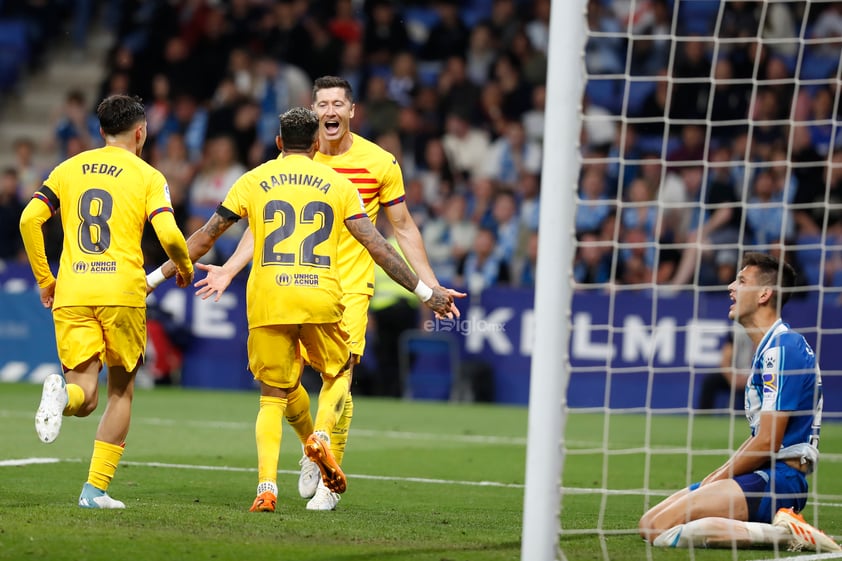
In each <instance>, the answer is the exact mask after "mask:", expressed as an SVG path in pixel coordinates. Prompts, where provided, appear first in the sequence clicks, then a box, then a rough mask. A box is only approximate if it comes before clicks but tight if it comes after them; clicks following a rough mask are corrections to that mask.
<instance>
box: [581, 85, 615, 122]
mask: <svg viewBox="0 0 842 561" xmlns="http://www.w3.org/2000/svg"><path fill="white" fill-rule="evenodd" d="M585 95H587V96H588V99H590V100H591V103H593V104H594V105H598V106H599V107H602V108H604V109H607V110H608V111H610V112H611V113H613V114H614V115H619V114H620V109H621V107H622V103H623V89H622V82H621V81H620V80H614V79H607V80H606V79H602V80H601V79H598V78H591V79H589V80H588V83H587V84H586V85H585Z"/></svg>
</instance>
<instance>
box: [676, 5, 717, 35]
mask: <svg viewBox="0 0 842 561" xmlns="http://www.w3.org/2000/svg"><path fill="white" fill-rule="evenodd" d="M719 4H720V0H680V1H679V2H676V5H677V7H678V30H677V31H678V33H679V34H680V35H710V34H711V33H712V32H713V26H714V23H715V20H716V16H717V14H718V13H719Z"/></svg>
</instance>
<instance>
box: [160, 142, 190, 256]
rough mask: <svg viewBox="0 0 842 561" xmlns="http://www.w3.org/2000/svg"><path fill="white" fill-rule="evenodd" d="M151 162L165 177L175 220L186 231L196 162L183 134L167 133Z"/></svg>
mask: <svg viewBox="0 0 842 561" xmlns="http://www.w3.org/2000/svg"><path fill="white" fill-rule="evenodd" d="M152 162H153V163H154V166H155V168H156V169H158V170H159V171H160V172H161V173H162V174H164V177H166V178H167V185H168V186H169V189H170V200H171V202H172V207H173V215H174V216H175V222H176V224H178V227H179V229H180V230H181V231H182V232H183V231H186V230H187V218H188V216H189V211H188V204H187V203H188V195H189V192H190V185H191V184H192V183H193V178H194V177H195V176H196V167H197V164H196V163H194V162H191V161H190V157H189V154H188V153H187V145H186V144H185V143H184V136H183V135H181V134H180V133H173V134H171V135H169V136H168V137H167V142H166V144H164V145H160V144H159V145H158V146H156V147H155V150H154V151H153V159H152ZM165 260H166V258H164V257H162V258H161V259H158V260H157V261H152V263H160V262H162V261H165Z"/></svg>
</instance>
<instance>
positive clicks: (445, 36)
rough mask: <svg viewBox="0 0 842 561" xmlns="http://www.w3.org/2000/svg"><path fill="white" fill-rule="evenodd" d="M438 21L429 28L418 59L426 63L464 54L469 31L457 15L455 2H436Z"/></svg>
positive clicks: (457, 7)
mask: <svg viewBox="0 0 842 561" xmlns="http://www.w3.org/2000/svg"><path fill="white" fill-rule="evenodd" d="M435 9H436V13H437V14H438V20H437V21H436V23H434V24H433V26H432V27H431V28H430V33H429V34H428V35H427V40H426V41H425V42H424V45H423V46H422V47H421V50H420V52H419V57H420V58H421V60H424V61H428V62H438V63H441V61H444V60H447V59H448V58H450V57H451V56H458V55H462V54H464V53H465V50H466V49H467V47H468V35H469V30H468V28H467V26H465V23H464V22H463V21H462V17H461V16H460V15H459V2H458V1H457V0H438V1H437V2H436V3H435Z"/></svg>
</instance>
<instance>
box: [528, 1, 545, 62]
mask: <svg viewBox="0 0 842 561" xmlns="http://www.w3.org/2000/svg"><path fill="white" fill-rule="evenodd" d="M524 31H526V34H527V35H528V36H529V41H530V42H531V43H532V45H533V46H534V47H535V48H536V49H537V50H539V51H540V52H542V53H544V54H545V55H546V54H547V48H548V46H549V44H550V0H535V1H534V2H532V17H531V18H530V19H529V21H528V22H526V25H525V26H524Z"/></svg>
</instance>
